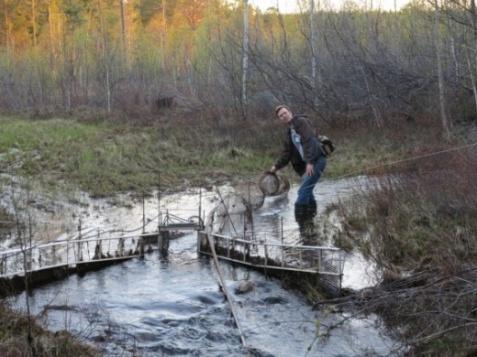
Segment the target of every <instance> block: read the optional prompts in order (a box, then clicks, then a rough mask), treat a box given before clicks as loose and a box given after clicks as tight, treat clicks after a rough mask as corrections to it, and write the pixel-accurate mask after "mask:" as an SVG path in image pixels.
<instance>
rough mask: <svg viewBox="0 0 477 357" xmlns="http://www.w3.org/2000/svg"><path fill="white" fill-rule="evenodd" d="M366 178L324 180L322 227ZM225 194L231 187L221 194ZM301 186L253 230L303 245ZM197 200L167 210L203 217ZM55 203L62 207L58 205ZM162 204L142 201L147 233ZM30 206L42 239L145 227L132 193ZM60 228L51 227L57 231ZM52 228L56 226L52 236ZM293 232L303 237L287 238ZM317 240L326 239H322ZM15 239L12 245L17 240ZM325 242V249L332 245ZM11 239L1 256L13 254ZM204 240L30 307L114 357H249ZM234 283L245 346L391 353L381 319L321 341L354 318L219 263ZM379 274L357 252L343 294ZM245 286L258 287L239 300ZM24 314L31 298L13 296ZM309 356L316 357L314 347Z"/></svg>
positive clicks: (172, 201)
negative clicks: (297, 210)
mask: <svg viewBox="0 0 477 357" xmlns="http://www.w3.org/2000/svg"><path fill="white" fill-rule="evenodd" d="M360 180H364V178H361V179H353V180H343V181H323V182H321V183H320V184H318V185H317V187H316V189H315V195H316V197H317V200H318V202H319V206H318V215H317V217H316V218H315V220H319V219H320V217H321V216H322V215H323V214H324V212H325V209H326V207H327V206H328V205H330V204H331V203H333V202H336V201H337V200H338V199H339V198H340V197H343V198H344V197H346V195H349V194H352V191H353V188H354V187H355V186H356V184H359V183H360ZM220 190H223V191H224V192H225V191H226V190H227V187H221V188H220ZM296 190H297V187H295V186H292V188H291V190H290V192H289V193H288V195H287V196H286V197H281V198H274V199H270V198H267V199H266V200H265V203H264V205H263V206H262V207H261V208H260V209H258V210H257V211H255V212H254V219H253V220H254V229H255V230H256V231H257V232H258V231H267V232H269V233H268V234H269V235H270V237H271V239H273V237H274V236H275V237H276V236H278V232H279V231H280V230H281V229H282V228H281V227H282V224H283V230H284V231H285V232H287V234H285V238H286V239H287V241H286V243H290V244H296V243H299V240H300V234H299V229H298V224H297V222H296V221H295V216H294V211H293V202H294V200H295V197H296ZM198 197H199V196H198V194H197V191H194V192H192V191H191V192H181V193H175V194H169V195H163V197H161V212H163V213H164V212H165V211H170V212H176V213H180V214H181V215H187V216H193V215H197V214H198ZM202 197H203V199H202V208H203V211H205V212H207V211H208V210H210V209H211V208H212V207H214V206H215V205H216V204H217V201H218V198H217V195H216V194H215V191H207V190H203V191H202ZM0 199H2V200H3V201H4V202H6V201H8V199H9V198H8V197H7V196H6V195H4V197H1V198H0ZM55 202H58V201H57V200H56V201H55ZM157 202H158V200H157V198H156V197H155V196H154V195H153V196H151V197H148V198H146V200H145V202H144V207H145V218H146V223H147V222H150V224H148V225H147V226H146V228H147V230H149V231H152V230H154V224H157V223H154V221H153V219H154V218H155V217H157V215H158V204H157ZM29 204H30V205H32V206H35V205H37V206H39V207H36V211H38V212H40V213H38V214H37V215H36V225H35V228H36V230H38V232H37V234H35V240H37V241H50V240H52V239H65V238H66V237H69V236H72V235H74V234H77V230H78V222H79V220H80V219H81V222H82V223H81V225H82V228H81V229H82V231H83V232H88V231H89V232H94V231H95V230H98V229H102V230H108V229H115V230H125V231H127V230H133V229H136V228H137V227H140V226H141V225H142V220H143V202H142V200H141V199H137V198H136V199H132V198H131V197H130V196H129V195H124V196H121V197H117V198H115V199H114V200H111V199H91V198H89V197H88V196H87V195H84V194H76V195H74V198H71V195H70V196H69V197H68V198H64V201H63V202H61V203H60V204H59V206H58V203H51V204H44V203H42V200H41V199H39V198H36V199H35V198H33V199H30V203H29ZM52 222H53V223H54V224H51V223H52ZM52 227H53V228H52ZM288 232H295V233H296V234H292V233H290V234H288ZM318 234H322V235H323V234H328V235H331V233H329V232H328V233H326V232H318ZM12 239H13V238H12ZM330 239H331V238H330V237H329V236H324V237H323V241H322V242H321V243H322V245H326V244H330ZM12 244H13V243H12V242H11V241H9V240H8V239H4V241H3V242H2V248H5V247H7V246H12ZM196 244H197V239H196V233H188V234H185V235H183V236H182V237H180V238H177V239H174V240H172V241H171V242H170V247H169V254H168V256H167V257H163V256H160V255H159V254H158V252H156V251H155V252H153V253H149V254H146V256H145V258H144V259H142V260H141V259H133V260H130V261H127V262H125V263H122V264H118V265H114V266H110V267H108V268H105V269H103V270H100V271H97V272H90V273H87V274H86V275H85V276H83V277H79V276H77V275H73V276H71V277H69V278H68V279H65V280H61V281H57V282H53V283H49V284H47V285H44V286H42V287H39V288H37V289H35V290H34V291H33V292H32V293H31V294H30V299H29V300H30V305H31V309H32V311H33V313H34V314H36V315H38V318H39V320H40V321H42V323H43V324H44V326H46V327H47V328H48V329H50V330H53V331H56V330H62V329H67V330H68V331H70V332H71V333H73V334H74V335H76V336H78V337H79V338H80V339H82V340H83V341H86V342H87V343H91V344H93V345H95V346H97V347H98V348H99V349H100V350H101V351H103V352H104V354H105V355H111V356H118V355H121V356H130V355H139V356H161V355H178V356H179V355H181V356H190V355H193V356H224V355H229V356H242V355H246V351H245V350H244V349H243V347H242V345H241V343H240V338H239V335H238V332H237V329H236V328H235V326H234V323H233V320H232V317H231V312H230V308H229V306H228V303H227V302H226V301H225V299H224V296H223V294H222V293H221V292H220V290H219V288H218V284H217V280H216V277H215V272H214V270H213V267H212V263H211V260H210V259H209V258H206V257H201V256H198V254H197V251H196V250H197V246H196ZM221 267H222V269H223V272H224V273H225V279H226V284H227V285H228V287H229V288H230V291H231V293H232V296H233V299H234V301H235V304H236V308H237V311H238V315H239V319H240V322H241V325H242V327H243V329H244V334H245V339H246V342H247V344H248V346H249V347H251V348H253V349H254V350H255V352H256V355H261V356H305V355H309V356H362V355H364V354H376V355H389V353H390V352H391V351H392V349H393V347H395V341H393V340H392V339H391V338H389V337H388V336H387V335H386V331H385V329H384V328H383V327H382V326H381V324H380V320H379V318H378V317H376V316H368V317H359V318H354V317H353V318H349V319H348V320H347V321H346V322H345V323H343V324H342V325H340V326H339V327H338V328H335V329H333V330H332V332H331V335H330V336H328V337H327V338H326V339H323V338H319V339H316V337H317V335H318V334H319V333H320V332H322V331H324V327H325V326H329V325H331V324H334V323H336V322H338V321H340V320H342V319H343V317H349V316H347V315H346V314H343V313H333V312H330V311H327V310H326V309H323V310H313V309H312V307H311V306H310V304H309V303H308V302H307V301H306V300H305V298H304V297H303V296H302V295H301V294H299V293H298V292H296V291H293V290H288V289H285V288H284V287H283V286H282V283H281V282H280V281H279V280H276V279H273V278H268V277H266V276H265V275H264V274H262V273H259V272H255V271H252V270H249V269H246V268H242V267H233V266H231V265H230V264H228V263H225V262H221ZM373 271H374V268H373V266H371V265H370V264H369V263H368V262H366V261H365V260H364V259H363V258H362V257H361V256H360V255H359V254H356V253H354V254H349V255H348V256H347V257H346V261H345V266H344V277H343V286H344V287H350V288H356V289H357V288H362V287H365V286H369V285H372V284H374V282H375V278H374V276H373ZM243 280H250V281H251V282H252V283H253V286H254V289H253V290H252V291H250V292H248V293H246V294H237V293H235V288H236V287H237V286H238V285H239V284H240V282H241V281H243ZM10 301H11V303H12V304H13V305H14V306H15V307H16V308H18V309H22V310H24V309H25V301H26V297H25V293H22V294H19V295H17V296H14V297H11V298H10ZM310 346H311V349H310V350H309V351H308V349H309V347H310Z"/></svg>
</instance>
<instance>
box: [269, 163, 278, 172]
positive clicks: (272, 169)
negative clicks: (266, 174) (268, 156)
mask: <svg viewBox="0 0 477 357" xmlns="http://www.w3.org/2000/svg"><path fill="white" fill-rule="evenodd" d="M270 172H271V173H275V172H277V168H276V167H275V165H273V166H272V167H271V168H270Z"/></svg>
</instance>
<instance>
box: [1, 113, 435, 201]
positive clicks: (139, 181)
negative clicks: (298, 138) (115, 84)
mask: <svg viewBox="0 0 477 357" xmlns="http://www.w3.org/2000/svg"><path fill="white" fill-rule="evenodd" d="M0 127H1V131H0V162H1V165H2V168H3V169H2V170H3V171H6V172H10V173H13V174H16V175H21V176H28V177H32V178H33V179H35V180H41V181H42V182H43V183H46V184H50V185H52V186H55V187H57V186H58V185H62V186H65V187H68V186H70V187H80V188H81V189H83V190H85V191H88V192H90V193H92V194H93V195H96V196H104V195H111V194H114V193H116V192H122V191H126V190H136V191H140V190H150V189H152V188H156V187H157V186H158V184H159V183H160V185H161V187H162V188H175V189H178V188H181V187H184V186H187V185H198V184H211V183H216V182H220V181H229V180H239V179H241V178H246V177H247V178H250V177H258V176H259V175H260V173H261V172H263V171H264V170H266V169H268V168H269V167H270V166H271V165H272V163H273V162H274V161H275V159H276V158H277V156H278V154H279V152H280V148H281V141H282V137H283V134H282V132H283V128H281V127H280V126H279V124H278V123H277V122H276V121H273V119H263V120H255V121H253V122H252V121H251V122H243V121H232V120H230V121H227V122H217V121H213V120H205V119H204V120H202V119H201V118H194V119H186V118H173V119H169V120H158V121H157V122H155V123H152V124H150V125H148V126H146V127H145V126H139V127H138V126H132V125H125V124H121V123H114V122H104V121H102V122H88V123H85V122H81V121H77V120H74V119H48V120H41V121H40V120H36V121H33V120H28V119H22V118H16V117H2V118H0ZM396 129H397V128H388V129H382V130H376V129H374V130H370V129H369V128H364V127H363V128H360V127H354V128H342V129H339V128H337V129H333V130H331V129H330V130H328V131H327V132H326V134H328V135H330V136H331V137H332V138H333V140H334V141H335V143H336V146H337V151H336V152H335V153H334V154H333V158H332V159H331V160H330V161H329V164H328V167H327V170H326V177H327V178H336V177H340V176H343V175H346V174H361V173H365V172H369V171H366V170H364V169H365V168H369V167H372V166H375V165H376V163H382V162H387V161H392V160H396V159H400V158H403V157H405V156H406V155H408V154H409V153H410V152H412V151H413V150H415V148H416V145H415V144H416V143H421V145H419V147H420V148H421V149H423V150H426V149H429V147H432V145H433V144H432V143H435V142H438V136H439V133H438V130H434V131H432V130H431V131H428V130H427V129H424V127H423V128H419V126H417V125H415V124H413V125H408V124H406V125H405V126H403V127H400V128H399V129H398V130H396ZM423 138H425V140H423ZM422 143H426V144H425V145H422ZM290 177H295V175H294V174H293V173H291V172H290Z"/></svg>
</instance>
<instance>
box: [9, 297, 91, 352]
mask: <svg viewBox="0 0 477 357" xmlns="http://www.w3.org/2000/svg"><path fill="white" fill-rule="evenodd" d="M0 355H1V356H4V357H30V356H38V357H56V356H91V357H92V356H99V355H100V354H99V352H97V351H96V350H95V349H93V348H91V347H88V346H86V345H83V344H80V343H79V342H78V341H77V340H76V339H75V338H73V337H72V336H71V335H70V334H69V333H67V332H65V331H61V332H57V333H52V332H48V331H45V330H44V329H42V328H41V327H40V326H39V325H38V324H37V322H36V321H35V320H34V319H28V317H27V316H24V315H22V314H19V313H18V312H14V311H12V310H11V309H9V308H8V307H6V306H5V305H4V303H3V302H0Z"/></svg>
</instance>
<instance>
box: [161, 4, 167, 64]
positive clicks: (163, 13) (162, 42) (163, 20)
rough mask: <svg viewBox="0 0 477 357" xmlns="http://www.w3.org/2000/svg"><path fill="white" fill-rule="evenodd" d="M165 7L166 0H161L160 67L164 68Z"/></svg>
mask: <svg viewBox="0 0 477 357" xmlns="http://www.w3.org/2000/svg"><path fill="white" fill-rule="evenodd" d="M166 7H167V0H162V36H161V60H162V68H165V65H166V38H167V17H166Z"/></svg>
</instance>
